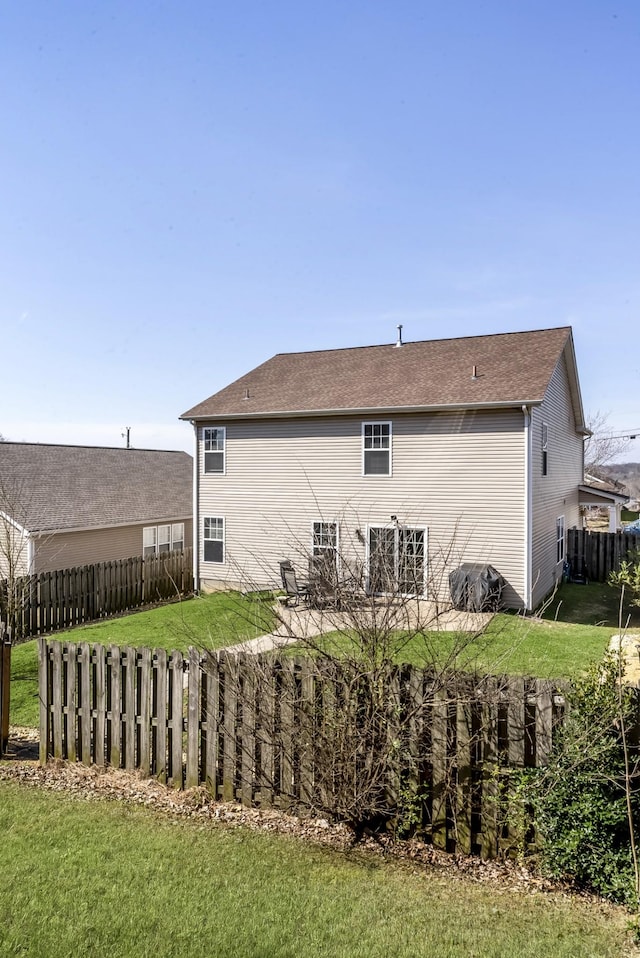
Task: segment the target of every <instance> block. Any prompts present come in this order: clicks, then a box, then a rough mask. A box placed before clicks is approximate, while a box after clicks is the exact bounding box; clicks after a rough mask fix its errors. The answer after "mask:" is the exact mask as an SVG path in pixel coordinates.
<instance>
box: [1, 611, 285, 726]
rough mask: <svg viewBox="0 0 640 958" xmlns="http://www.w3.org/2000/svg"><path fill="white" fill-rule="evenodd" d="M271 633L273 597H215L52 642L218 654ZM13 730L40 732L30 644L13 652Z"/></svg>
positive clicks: (93, 627) (33, 644) (83, 629)
mask: <svg viewBox="0 0 640 958" xmlns="http://www.w3.org/2000/svg"><path fill="white" fill-rule="evenodd" d="M272 628H273V612H272V609H271V597H270V596H268V597H267V596H263V595H260V594H255V595H241V594H240V593H238V592H214V593H212V594H211V595H205V596H196V597H194V598H192V599H186V600H184V601H182V602H176V603H172V604H171V605H164V606H159V607H158V608H156V609H147V610H146V611H145V612H134V613H132V614H131V615H126V616H122V617H120V618H118V619H108V620H107V621H104V622H94V623H92V624H91V625H83V626H79V627H78V628H77V629H70V630H69V631H68V632H65V633H57V634H56V635H54V636H53V638H54V639H55V638H59V639H61V640H62V639H64V640H65V641H68V642H90V643H92V644H98V643H101V644H103V645H114V644H115V645H121V646H123V645H131V646H133V647H139V646H149V647H150V648H152V649H157V648H161V649H166V650H167V651H172V650H173V649H177V650H179V651H182V652H185V651H186V650H187V649H188V648H189V646H196V647H198V648H202V647H205V648H208V649H220V648H223V647H224V646H225V645H233V644H234V643H236V642H241V641H242V640H243V639H248V638H254V637H255V636H257V635H263V634H265V633H267V632H270V631H271V629H272ZM10 707H11V716H10V719H11V724H12V725H24V726H37V725H38V722H39V717H38V643H37V640H35V639H32V640H30V641H29V642H24V643H22V644H21V645H17V646H15V647H14V648H13V649H12V652H11V702H10Z"/></svg>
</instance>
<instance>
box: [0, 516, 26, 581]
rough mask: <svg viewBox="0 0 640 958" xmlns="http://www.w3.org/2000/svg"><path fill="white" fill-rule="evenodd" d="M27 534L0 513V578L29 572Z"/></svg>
mask: <svg viewBox="0 0 640 958" xmlns="http://www.w3.org/2000/svg"><path fill="white" fill-rule="evenodd" d="M29 559H30V550H29V534H28V533H27V532H25V530H24V529H22V528H21V527H20V526H19V525H17V524H16V523H15V522H11V520H10V519H8V518H7V517H6V516H4V515H3V514H0V579H3V578H7V576H9V575H14V576H19V575H27V573H28V572H29Z"/></svg>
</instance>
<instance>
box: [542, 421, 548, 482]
mask: <svg viewBox="0 0 640 958" xmlns="http://www.w3.org/2000/svg"><path fill="white" fill-rule="evenodd" d="M548 446H549V427H548V426H547V424H546V422H543V423H542V475H543V476H546V475H547V471H548V468H549V457H548Z"/></svg>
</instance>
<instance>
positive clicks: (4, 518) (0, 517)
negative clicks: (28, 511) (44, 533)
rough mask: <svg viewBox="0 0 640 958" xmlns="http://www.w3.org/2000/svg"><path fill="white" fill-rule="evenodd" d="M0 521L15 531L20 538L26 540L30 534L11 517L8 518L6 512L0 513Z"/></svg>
mask: <svg viewBox="0 0 640 958" xmlns="http://www.w3.org/2000/svg"><path fill="white" fill-rule="evenodd" d="M0 520H1V521H2V522H7V523H8V524H9V525H10V526H12V527H13V528H14V529H15V530H16V532H19V533H20V535H21V536H24V537H25V538H28V537H29V535H30V534H31V533H30V532H29V530H28V529H25V527H24V526H22V525H20V523H19V522H17V521H16V520H15V519H14V518H13V516H10V515H9V514H8V513H6V512H2V511H0Z"/></svg>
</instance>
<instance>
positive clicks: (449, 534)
mask: <svg viewBox="0 0 640 958" xmlns="http://www.w3.org/2000/svg"><path fill="white" fill-rule="evenodd" d="M389 418H390V417H389V416H388V415H384V414H383V415H380V416H379V417H375V416H370V415H369V416H367V417H366V421H367V422H376V421H380V422H387V421H389ZM362 422H363V419H362V418H361V417H355V416H354V417H351V416H349V417H326V418H309V419H291V420H268V421H265V420H263V421H257V420H256V421H242V422H238V421H235V422H234V421H227V422H226V423H212V425H218V424H221V425H222V424H224V425H226V428H227V433H226V475H224V476H208V475H203V474H202V470H201V468H200V464H201V461H202V459H201V457H202V453H203V449H202V429H199V430H198V436H199V441H198V444H197V446H198V467H199V468H198V474H199V478H198V482H199V531H198V545H199V550H200V556H201V555H202V526H203V519H204V517H206V516H209V517H215V518H223V519H224V520H225V562H224V563H204V562H201V564H200V575H201V577H202V579H203V580H204V582H203V584H204V585H206V583H207V582H208V583H211V584H217V585H222V584H225V583H226V584H234V585H242V586H243V587H249V586H251V585H259V586H263V587H265V586H272V585H276V584H277V583H278V562H279V560H281V559H283V558H286V557H290V558H292V559H294V561H295V559H296V557H297V556H300V555H308V553H309V550H310V546H311V523H312V522H313V521H314V520H320V519H322V520H325V521H338V522H339V523H340V543H341V549H342V550H343V551H346V552H350V553H351V554H352V555H354V556H356V557H358V558H360V559H361V560H362V561H364V558H365V546H364V544H363V543H362V542H361V541H360V539H359V537H358V534H357V532H356V530H359V532H360V533H361V534H362V537H363V538H365V539H366V530H367V527H368V526H370V525H384V524H388V523H389V522H390V519H391V516H392V515H395V516H397V518H398V521H399V522H400V523H401V524H403V525H407V526H414V527H425V528H426V529H427V531H428V546H429V558H430V560H431V568H432V570H433V571H434V573H435V574H437V576H438V578H439V579H440V580H444V582H445V586H444V588H446V576H447V574H448V572H449V571H450V569H451V568H455V567H456V566H457V565H458V564H459V563H460V562H461V561H481V562H491V563H492V564H493V565H494V566H495V567H496V568H497V569H498V570H499V571H500V572H501V573H502V575H503V576H504V577H505V579H506V580H507V583H508V592H507V600H508V601H509V603H510V604H515V605H520V604H522V601H523V596H524V591H525V590H524V548H523V541H522V537H523V528H524V443H523V438H522V437H523V414H522V410H521V409H520V407H518V408H517V409H514V410H507V411H486V410H485V411H469V410H467V411H460V412H452V413H433V414H412V415H409V414H405V415H398V416H393V417H392V422H393V440H392V475H391V476H363V475H362ZM443 553H447V555H448V558H447V561H446V563H445V562H443V560H442V558H441V557H442V554H443ZM449 553H450V555H449ZM440 585H441V587H442V581H441V582H440Z"/></svg>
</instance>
